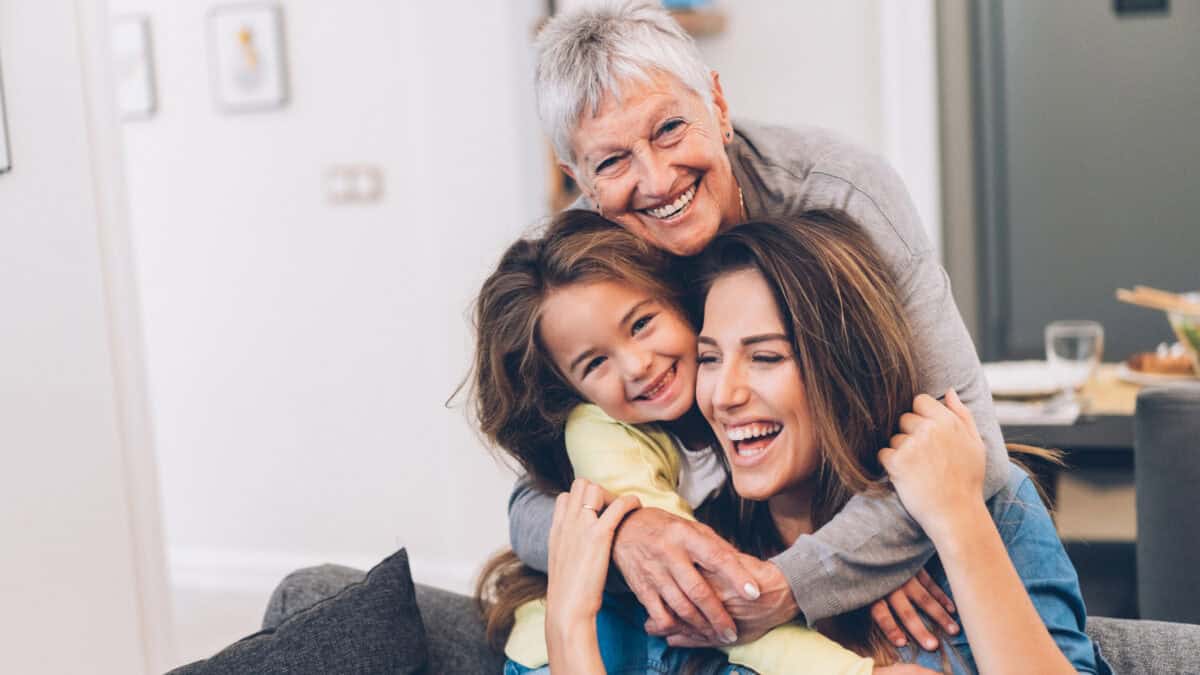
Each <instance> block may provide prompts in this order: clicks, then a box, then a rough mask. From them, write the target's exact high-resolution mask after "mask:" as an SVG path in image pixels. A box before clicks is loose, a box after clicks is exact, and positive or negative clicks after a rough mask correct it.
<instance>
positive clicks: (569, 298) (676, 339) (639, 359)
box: [539, 281, 696, 424]
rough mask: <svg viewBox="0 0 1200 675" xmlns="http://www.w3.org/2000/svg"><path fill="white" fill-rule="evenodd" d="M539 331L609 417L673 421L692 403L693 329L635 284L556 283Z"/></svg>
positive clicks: (558, 361)
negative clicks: (559, 287) (558, 286)
mask: <svg viewBox="0 0 1200 675" xmlns="http://www.w3.org/2000/svg"><path fill="white" fill-rule="evenodd" d="M539 331H540V336H541V339H542V343H543V344H544V345H545V346H546V348H547V349H548V350H549V352H550V356H551V358H552V359H553V360H554V363H555V365H556V366H557V367H558V369H559V372H561V373H564V374H565V375H566V378H567V381H568V382H569V383H570V384H571V386H573V387H574V388H575V390H576V391H578V392H579V394H580V395H581V396H583V397H584V398H585V399H587V400H588V401H590V402H592V403H595V404H596V405H598V406H600V408H601V409H602V410H604V412H605V413H607V414H608V415H609V416H610V417H612V418H613V419H616V420H619V421H621V422H626V423H629V424H641V423H645V422H665V421H670V420H676V419H679V418H680V417H682V416H683V414H684V413H686V412H687V411H688V410H689V409H690V408H691V407H692V403H693V402H694V401H695V388H696V333H695V331H693V330H692V327H691V325H690V324H689V323H688V322H687V320H686V319H684V318H683V316H681V315H680V314H679V312H678V311H676V310H675V309H674V308H673V307H671V306H670V305H668V304H667V303H665V302H664V301H662V300H661V299H659V298H657V297H655V296H654V295H652V294H650V293H648V292H646V291H643V290H641V289H639V288H637V287H635V286H631V285H629V284H625V283H619V282H615V281H595V282H588V283H576V284H571V285H569V286H567V287H565V288H561V289H558V290H556V291H554V292H553V293H551V294H550V296H549V297H548V298H546V300H545V302H543V303H542V317H541V321H540V323H539Z"/></svg>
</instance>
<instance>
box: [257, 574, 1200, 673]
mask: <svg viewBox="0 0 1200 675" xmlns="http://www.w3.org/2000/svg"><path fill="white" fill-rule="evenodd" d="M362 576H363V573H362V572H360V571H358V570H354V569H351V568H349V567H341V566H338V565H322V566H320V567H310V568H307V569H303V570H300V571H298V572H294V573H292V574H290V575H288V576H287V578H285V579H284V580H283V582H282V583H280V584H279V587H278V588H276V589H275V593H274V595H272V596H271V602H270V604H269V605H268V607H267V614H266V617H265V618H264V623H263V627H264V628H270V627H272V626H275V625H278V624H279V623H280V622H281V621H283V620H284V619H286V618H287V617H288V616H290V615H291V614H293V613H295V612H299V611H303V610H304V609H305V608H306V607H309V606H311V605H312V604H314V603H316V602H319V601H320V600H321V599H322V598H327V597H329V596H331V595H334V594H336V593H337V592H338V591H339V590H341V589H342V588H344V587H346V586H348V585H350V584H353V583H355V582H357V581H358V580H360V579H362ZM416 595H417V604H418V605H419V606H420V608H421V616H422V617H423V622H424V624H425V630H426V640H427V645H428V649H429V668H428V671H427V672H429V673H430V674H431V675H441V674H442V673H454V674H455V675H458V674H460V673H499V672H502V669H503V666H504V656H503V655H502V654H498V653H496V652H494V651H492V650H490V649H488V647H487V645H486V643H485V641H484V638H483V624H482V622H481V620H480V618H479V612H478V611H477V610H476V608H475V603H474V601H473V600H471V599H470V598H468V597H465V596H462V595H459V594H457V593H451V592H449V591H443V590H440V589H436V588H429V587H427V586H421V585H417V587H416ZM1087 632H1088V635H1089V636H1091V638H1092V640H1093V641H1094V642H1095V643H1096V645H1097V646H1098V647H1099V649H1100V652H1101V653H1102V654H1103V655H1104V657H1105V659H1107V660H1108V663H1109V664H1110V665H1111V666H1112V668H1113V671H1114V672H1116V673H1120V674H1122V675H1123V674H1125V673H1133V674H1138V673H1146V674H1147V675H1149V674H1151V673H1153V674H1155V675H1158V674H1160V673H1200V626H1195V625H1190V624H1179V623H1165V622H1160V621H1133V620H1127V619H1107V618H1103V617H1088V620H1087Z"/></svg>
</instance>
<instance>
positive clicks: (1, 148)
mask: <svg viewBox="0 0 1200 675" xmlns="http://www.w3.org/2000/svg"><path fill="white" fill-rule="evenodd" d="M11 168H12V156H11V155H9V154H8V113H7V112H5V110H4V74H3V73H2V72H0V173H4V172H5V171H8V170H9V169H11Z"/></svg>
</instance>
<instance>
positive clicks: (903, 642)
mask: <svg viewBox="0 0 1200 675" xmlns="http://www.w3.org/2000/svg"><path fill="white" fill-rule="evenodd" d="M907 644H908V640H905V639H904V638H900V639H899V640H896V646H897V647H903V646H905V645H907Z"/></svg>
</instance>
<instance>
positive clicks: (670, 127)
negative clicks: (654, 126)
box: [658, 118, 683, 136]
mask: <svg viewBox="0 0 1200 675" xmlns="http://www.w3.org/2000/svg"><path fill="white" fill-rule="evenodd" d="M681 128H683V120H682V119H680V118H675V119H672V120H667V122H666V124H664V125H662V126H661V127H659V128H658V135H659V136H666V135H667V134H669V133H671V132H673V131H678V130H679V129H681Z"/></svg>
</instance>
